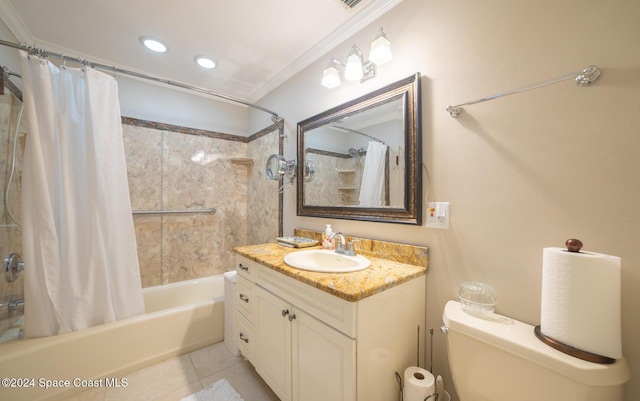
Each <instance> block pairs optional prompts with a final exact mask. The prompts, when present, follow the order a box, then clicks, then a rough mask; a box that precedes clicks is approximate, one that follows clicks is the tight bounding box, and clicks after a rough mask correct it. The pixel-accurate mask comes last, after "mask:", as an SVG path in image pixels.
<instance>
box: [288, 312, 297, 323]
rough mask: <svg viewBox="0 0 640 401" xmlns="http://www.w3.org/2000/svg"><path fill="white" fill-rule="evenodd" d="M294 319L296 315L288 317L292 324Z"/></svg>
mask: <svg viewBox="0 0 640 401" xmlns="http://www.w3.org/2000/svg"><path fill="white" fill-rule="evenodd" d="M295 318H296V314H295V313H292V314H291V315H289V321H290V322H293V320H294V319H295Z"/></svg>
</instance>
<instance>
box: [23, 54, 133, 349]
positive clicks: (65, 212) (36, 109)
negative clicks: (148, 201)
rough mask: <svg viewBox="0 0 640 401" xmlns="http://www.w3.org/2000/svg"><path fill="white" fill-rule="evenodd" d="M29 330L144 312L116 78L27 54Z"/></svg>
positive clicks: (44, 332)
mask: <svg viewBox="0 0 640 401" xmlns="http://www.w3.org/2000/svg"><path fill="white" fill-rule="evenodd" d="M22 75H23V85H24V104H25V108H26V111H27V116H28V120H29V133H28V135H27V143H26V148H25V155H24V168H23V175H22V186H23V188H22V230H23V233H22V236H23V252H24V255H23V256H24V257H23V259H24V262H25V271H24V275H25V325H24V331H25V335H26V336H28V337H43V336H49V335H55V334H62V333H66V332H69V331H75V330H81V329H84V328H87V327H91V326H95V325H99V324H103V323H107V322H111V321H115V320H119V319H124V318H127V317H131V316H135V315H138V314H141V313H144V303H143V300H142V292H141V284H140V270H139V267H138V256H137V253H136V240H135V233H134V228H133V218H132V216H131V203H130V200H129V189H128V182H127V175H126V165H125V156H124V146H123V140H122V125H121V120H120V104H119V102H118V89H117V82H116V80H115V79H114V78H113V77H112V76H110V75H107V74H104V73H101V72H99V71H96V70H93V69H91V68H86V69H85V68H83V69H77V68H67V67H64V66H63V67H61V68H57V67H56V66H54V65H53V64H51V63H50V62H48V61H44V60H41V59H39V58H37V57H34V56H27V55H26V54H25V53H23V54H22Z"/></svg>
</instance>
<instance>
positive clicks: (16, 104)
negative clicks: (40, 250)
mask: <svg viewBox="0 0 640 401" xmlns="http://www.w3.org/2000/svg"><path fill="white" fill-rule="evenodd" d="M21 105H22V102H21V101H20V100H19V99H18V98H17V97H16V96H15V95H14V94H12V93H11V92H10V91H9V90H8V89H5V91H4V94H2V95H0V172H2V173H1V174H0V188H2V195H0V197H1V199H2V211H1V212H0V257H1V259H0V260H4V259H5V258H6V257H8V256H9V254H11V253H14V252H15V253H19V254H22V229H21V227H20V226H19V225H16V224H15V223H14V222H13V221H12V220H11V218H10V217H9V214H8V213H7V210H8V209H10V210H11V212H12V213H13V216H14V217H15V218H16V220H18V222H19V221H20V189H21V187H22V185H21V182H22V180H21V177H22V155H23V153H24V143H25V132H26V127H27V121H26V114H25V115H23V118H22V119H21V123H20V128H19V130H18V142H17V149H16V163H15V171H14V174H13V179H12V181H11V191H10V193H9V198H8V199H5V189H6V184H7V182H8V180H9V177H10V169H11V160H12V157H13V141H14V135H15V129H16V122H17V120H18V113H19V110H20V107H21ZM4 275H5V273H4V265H3V268H2V272H1V274H0V331H2V330H3V329H5V327H2V325H3V322H4V323H6V324H9V323H11V322H10V321H9V320H4V319H7V318H9V317H10V314H11V315H14V314H17V312H9V311H8V310H7V308H6V307H4V306H5V304H7V303H8V302H9V301H10V300H12V299H22V298H24V274H21V275H20V277H19V278H18V279H17V280H16V281H13V282H8V281H6V280H5V278H4Z"/></svg>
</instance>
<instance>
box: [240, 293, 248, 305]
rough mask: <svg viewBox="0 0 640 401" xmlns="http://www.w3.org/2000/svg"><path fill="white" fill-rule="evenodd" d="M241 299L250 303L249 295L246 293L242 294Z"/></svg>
mask: <svg viewBox="0 0 640 401" xmlns="http://www.w3.org/2000/svg"><path fill="white" fill-rule="evenodd" d="M240 300H241V301H244V302H246V303H249V297H247V296H246V295H244V294H240Z"/></svg>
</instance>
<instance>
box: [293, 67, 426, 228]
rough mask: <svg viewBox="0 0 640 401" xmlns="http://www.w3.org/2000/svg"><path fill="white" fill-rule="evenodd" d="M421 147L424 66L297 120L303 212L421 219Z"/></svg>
mask: <svg viewBox="0 0 640 401" xmlns="http://www.w3.org/2000/svg"><path fill="white" fill-rule="evenodd" d="M419 149H420V74H415V75H413V76H410V77H408V78H405V79H403V80H401V81H398V82H395V83H392V84H390V85H387V86H385V87H384V88H381V89H379V90H377V91H374V92H372V93H369V94H367V95H364V96H362V97H360V98H357V99H355V100H352V101H350V102H347V103H345V104H342V105H339V106H336V107H334V108H332V109H330V110H327V111H325V112H323V113H320V114H318V115H316V116H313V117H310V118H308V119H306V120H304V121H301V122H299V123H298V197H297V203H298V204H297V211H298V215H299V216H314V217H334V218H342V219H350V220H368V221H381V222H389V223H405V224H418V225H419V224H421V213H420V198H421V195H422V190H421V182H420V181H421V180H420V165H421V158H420V152H419V151H418V150H419ZM305 166H313V170H314V174H313V178H312V179H310V178H309V177H308V176H307V175H306V171H302V170H301V169H302V168H303V167H305Z"/></svg>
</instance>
